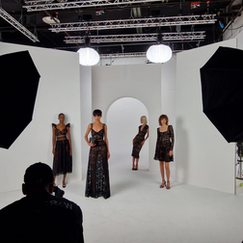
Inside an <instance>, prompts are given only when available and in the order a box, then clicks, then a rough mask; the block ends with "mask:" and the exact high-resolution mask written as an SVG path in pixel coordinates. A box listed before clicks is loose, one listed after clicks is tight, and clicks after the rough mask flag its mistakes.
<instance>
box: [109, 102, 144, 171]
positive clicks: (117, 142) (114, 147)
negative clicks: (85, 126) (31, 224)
mask: <svg viewBox="0 0 243 243" xmlns="http://www.w3.org/2000/svg"><path fill="white" fill-rule="evenodd" d="M143 115H144V116H146V117H147V118H148V124H149V117H148V110H147V108H146V107H145V105H144V104H143V103H142V102H141V101H139V100H138V99H135V98H131V97H124V98H120V99H118V100H116V101H115V102H114V103H112V104H111V106H110V107H109V109H108V111H107V116H106V123H107V127H108V139H109V147H110V154H111V158H110V160H109V164H110V166H122V167H126V168H132V156H131V152H132V140H133V138H134V137H135V135H136V134H137V133H138V126H139V125H140V117H141V116H143ZM148 168H149V143H148V140H147V141H146V142H145V144H144V146H143V148H142V150H141V152H140V160H139V169H143V170H148Z"/></svg>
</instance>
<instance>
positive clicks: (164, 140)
mask: <svg viewBox="0 0 243 243" xmlns="http://www.w3.org/2000/svg"><path fill="white" fill-rule="evenodd" d="M173 147H174V130H173V127H172V125H169V126H168V129H167V131H165V132H160V131H159V128H157V142H156V149H155V155H154V159H155V160H159V161H162V162H171V161H173V156H169V151H170V150H173Z"/></svg>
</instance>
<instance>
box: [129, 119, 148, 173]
mask: <svg viewBox="0 0 243 243" xmlns="http://www.w3.org/2000/svg"><path fill="white" fill-rule="evenodd" d="M140 121H141V124H142V125H140V126H139V127H138V134H137V135H136V137H135V138H134V139H133V140H132V143H133V149H132V170H137V169H138V160H139V153H140V150H141V149H142V146H143V145H144V143H145V141H146V140H147V139H148V137H149V126H148V125H147V117H146V116H142V117H141V120H140ZM146 134H147V136H146V138H144V137H145V135H146Z"/></svg>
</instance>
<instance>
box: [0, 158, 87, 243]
mask: <svg viewBox="0 0 243 243" xmlns="http://www.w3.org/2000/svg"><path fill="white" fill-rule="evenodd" d="M53 189H54V177H53V173H52V169H51V168H50V167H49V166H48V165H46V164H44V163H40V162H39V163H35V164H33V165H31V166H30V167H28V168H27V169H26V172H25V175H24V183H23V185H22V191H23V194H24V195H26V196H25V197H23V198H22V199H20V200H18V201H15V202H13V203H12V204H9V205H8V206H6V207H4V208H3V209H1V210H0V229H1V231H0V242H4V243H9V242H11V243H19V242H21V243H22V242H24V243H29V242H31V243H43V242H45V243H49V242H50V243H55V242H59V243H62V242H63V243H66V242H69V243H74V242H75V243H82V242H84V239H83V227H82V211H81V209H80V207H79V206H78V205H77V204H75V203H74V202H72V201H70V200H67V199H65V198H63V197H62V194H63V193H62V191H61V190H60V189H58V188H55V189H56V190H55V191H56V195H59V196H53V195H51V194H52V192H53ZM59 190H60V191H59Z"/></svg>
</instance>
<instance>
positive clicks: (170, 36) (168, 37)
mask: <svg viewBox="0 0 243 243" xmlns="http://www.w3.org/2000/svg"><path fill="white" fill-rule="evenodd" d="M157 36H158V34H157V33H152V34H123V35H98V36H97V35H90V36H89V38H90V42H91V43H121V42H145V41H146V42H147V41H153V42H155V41H157ZM205 37H206V35H205V31H195V32H180V33H178V32H174V33H162V40H163V41H183V40H185V41H193V40H195V41H196V40H203V39H204V38H205ZM64 42H65V43H66V44H76V43H79V44H83V43H85V39H84V37H83V36H66V37H65V40H64Z"/></svg>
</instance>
